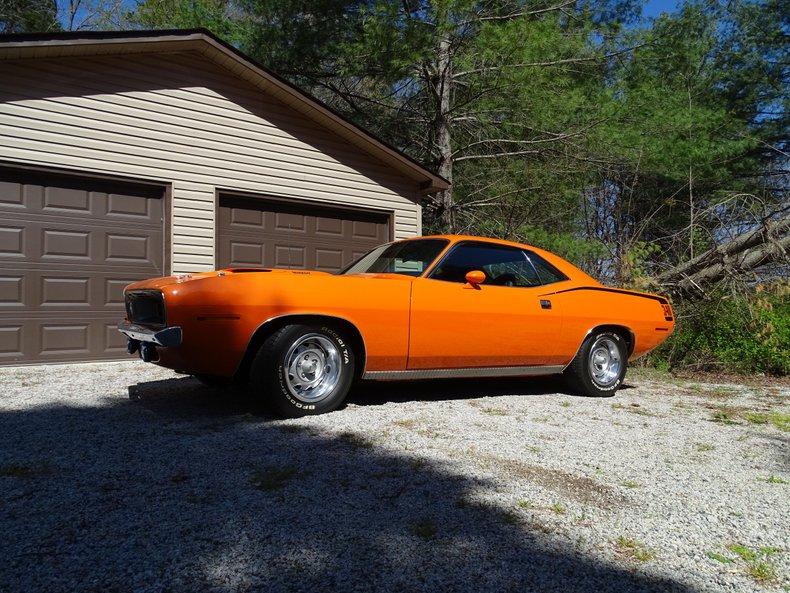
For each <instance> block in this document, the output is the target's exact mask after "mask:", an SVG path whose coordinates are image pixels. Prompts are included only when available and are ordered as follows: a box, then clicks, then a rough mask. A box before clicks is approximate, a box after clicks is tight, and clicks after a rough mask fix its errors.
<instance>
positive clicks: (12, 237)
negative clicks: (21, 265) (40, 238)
mask: <svg viewBox="0 0 790 593" xmlns="http://www.w3.org/2000/svg"><path fill="white" fill-rule="evenodd" d="M0 253H1V254H4V255H9V256H18V257H24V256H25V228H24V227H22V226H17V225H12V224H2V225H0Z"/></svg>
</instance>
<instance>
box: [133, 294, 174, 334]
mask: <svg viewBox="0 0 790 593" xmlns="http://www.w3.org/2000/svg"><path fill="white" fill-rule="evenodd" d="M126 316H127V318H128V319H129V321H131V322H132V323H139V324H140V325H150V326H155V327H157V326H158V327H164V326H165V321H166V320H165V301H164V298H163V297H162V293H161V292H159V291H155V290H135V291H133V292H127V293H126Z"/></svg>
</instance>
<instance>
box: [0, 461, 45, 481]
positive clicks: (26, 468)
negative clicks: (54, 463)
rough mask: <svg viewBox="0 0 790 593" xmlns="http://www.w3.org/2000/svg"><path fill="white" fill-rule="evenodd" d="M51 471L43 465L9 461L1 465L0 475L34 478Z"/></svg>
mask: <svg viewBox="0 0 790 593" xmlns="http://www.w3.org/2000/svg"><path fill="white" fill-rule="evenodd" d="M48 473H50V471H49V469H47V468H46V467H44V466H43V465H42V466H32V465H22V464H20V463H9V464H7V465H3V466H0V477H6V478H34V477H36V476H41V475H44V474H48Z"/></svg>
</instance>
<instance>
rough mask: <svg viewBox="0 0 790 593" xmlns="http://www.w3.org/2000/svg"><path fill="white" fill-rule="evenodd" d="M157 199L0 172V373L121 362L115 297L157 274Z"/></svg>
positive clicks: (123, 186)
mask: <svg viewBox="0 0 790 593" xmlns="http://www.w3.org/2000/svg"><path fill="white" fill-rule="evenodd" d="M163 193H164V192H163V188H161V187H152V186H148V185H137V184H133V183H130V184H127V183H119V182H115V181H105V180H96V179H88V178H79V177H72V176H65V175H52V174H39V173H36V172H33V171H21V170H13V169H7V168H4V167H0V364H14V363H20V362H67V361H75V360H103V359H113V358H119V357H121V356H123V354H124V352H125V341H124V340H123V338H122V337H121V335H120V333H119V332H118V331H117V330H116V329H115V326H116V324H117V322H118V320H119V319H120V318H122V317H123V313H124V307H123V289H124V287H125V286H127V285H128V284H130V283H132V282H135V281H137V280H141V279H144V278H150V277H152V276H160V275H162V274H163V273H164V271H165V270H164V247H165V235H164V220H163V214H164V212H165V209H164V199H163Z"/></svg>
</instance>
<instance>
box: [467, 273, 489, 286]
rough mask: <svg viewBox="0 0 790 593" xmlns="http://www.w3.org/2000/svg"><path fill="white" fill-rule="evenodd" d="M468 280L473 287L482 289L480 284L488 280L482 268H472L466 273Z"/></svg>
mask: <svg viewBox="0 0 790 593" xmlns="http://www.w3.org/2000/svg"><path fill="white" fill-rule="evenodd" d="M466 281H467V282H468V283H469V284H470V285H471V287H472V288H476V289H477V290H480V285H481V284H482V283H483V282H485V281H486V275H485V272H481V271H480V270H470V271H468V272H467V273H466Z"/></svg>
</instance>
